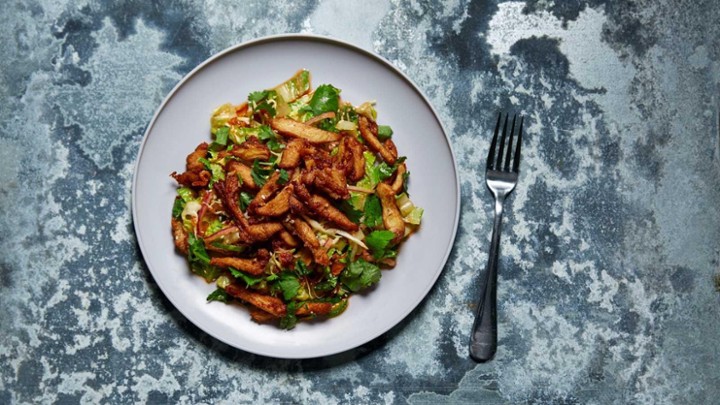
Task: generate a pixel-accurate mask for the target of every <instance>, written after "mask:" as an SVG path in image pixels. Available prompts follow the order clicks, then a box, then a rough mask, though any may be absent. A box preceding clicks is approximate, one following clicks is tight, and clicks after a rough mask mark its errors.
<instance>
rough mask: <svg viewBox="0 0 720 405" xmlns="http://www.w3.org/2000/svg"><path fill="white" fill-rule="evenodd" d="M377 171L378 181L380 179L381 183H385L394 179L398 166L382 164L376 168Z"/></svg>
mask: <svg viewBox="0 0 720 405" xmlns="http://www.w3.org/2000/svg"><path fill="white" fill-rule="evenodd" d="M376 170H377V173H378V179H380V181H383V180H387V179H389V178H390V177H392V175H393V173H395V170H397V166H395V165H392V166H390V165H389V164H387V163H385V162H382V163H380V164H379V165H377V166H376Z"/></svg>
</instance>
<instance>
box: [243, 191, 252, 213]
mask: <svg viewBox="0 0 720 405" xmlns="http://www.w3.org/2000/svg"><path fill="white" fill-rule="evenodd" d="M252 200H253V196H252V195H250V194H249V193H247V192H245V191H241V192H240V209H241V210H243V211H245V210H247V206H248V205H250V202H251V201H252Z"/></svg>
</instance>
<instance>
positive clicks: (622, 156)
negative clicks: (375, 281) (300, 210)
mask: <svg viewBox="0 0 720 405" xmlns="http://www.w3.org/2000/svg"><path fill="white" fill-rule="evenodd" d="M719 10H720V8H718V7H717V2H715V1H712V0H706V1H689V0H683V1H677V0H661V1H622V2H620V1H603V0H588V1H581V0H574V1H555V2H553V1H544V0H533V1H528V2H527V3H525V2H503V3H499V4H496V3H494V2H489V1H475V2H468V1H465V0H453V1H445V2H431V1H421V0H417V1H400V0H398V1H392V2H389V3H386V2H383V1H379V0H371V1H353V2H330V1H324V2H315V1H295V2H292V5H290V3H289V2H285V1H277V0H270V1H262V2H260V1H252V2H232V1H224V0H215V1H212V0H208V1H205V2H202V1H174V2H162V3H153V4H150V3H148V2H144V1H130V2H102V3H99V2H86V1H82V0H78V1H67V2H63V1H21V2H13V3H9V4H5V5H4V6H3V11H2V13H0V55H2V57H0V184H2V186H0V187H1V188H0V204H1V205H2V207H3V214H2V215H1V216H0V235H1V236H0V251H2V255H0V403H3V404H4V403H53V402H56V403H63V404H72V403H133V402H138V401H139V402H150V403H276V402H277V403H284V402H287V403H290V402H305V403H338V402H340V403H412V404H435V403H562V404H576V403H578V404H585V403H588V404H608V403H617V404H623V403H683V404H685V403H693V404H695V403H698V404H699V403H714V402H716V401H717V398H720V345H719V344H718V342H719V341H720V292H718V290H719V289H720V286H716V285H715V283H716V282H715V275H716V274H718V273H720V204H718V201H720V160H719V159H720V146H719V143H720V134H719V133H718V108H719V106H720V100H718V97H719V95H720V24H718V21H720V11H719ZM286 32H306V33H314V34H322V35H329V36H333V37H336V38H340V39H344V40H348V41H350V42H353V43H355V44H357V45H359V46H362V47H364V48H366V49H370V50H373V51H375V52H377V53H378V54H380V55H382V56H384V57H385V58H387V59H389V60H390V61H391V62H392V63H393V64H394V65H395V66H397V67H398V68H400V69H401V70H402V71H404V72H405V73H407V75H408V76H410V77H411V78H412V79H413V80H414V81H415V82H416V83H417V84H418V86H419V87H420V88H422V89H423V91H425V92H426V94H427V95H428V97H429V98H430V100H431V102H432V103H433V105H434V106H435V107H436V109H437V110H438V111H439V114H440V116H441V119H442V121H443V122H444V124H445V126H446V128H447V130H448V132H449V135H450V137H451V139H452V143H453V146H454V148H455V152H456V155H457V160H458V164H459V172H460V176H461V178H460V181H461V185H462V194H463V206H462V213H461V224H460V229H459V233H458V237H457V241H456V244H455V249H454V251H453V254H452V256H451V258H450V260H449V263H448V265H447V267H446V269H445V271H444V273H443V275H442V276H441V278H440V280H439V281H438V283H437V285H436V287H435V288H434V289H433V290H432V291H431V293H430V295H429V297H428V299H426V300H425V301H424V302H423V303H422V304H421V305H420V306H419V307H418V309H417V310H416V311H415V312H413V314H412V315H411V316H409V317H408V318H407V319H406V320H405V321H403V322H402V323H401V324H400V325H398V326H397V327H396V328H394V329H393V330H391V331H390V332H389V333H387V334H386V335H384V336H382V337H381V338H379V339H377V340H376V341H373V342H371V343H369V344H367V345H366V346H364V347H361V348H359V349H357V350H354V351H351V352H348V353H345V354H342V355H338V356H334V357H331V358H326V359H316V360H309V361H279V360H273V359H267V358H261V357H257V356H254V355H249V354H247V353H244V352H241V351H238V350H235V349H233V348H231V347H228V346H226V345H224V344H221V343H219V342H218V341H216V340H214V339H213V338H211V337H209V336H208V335H206V334H205V333H203V332H202V331H200V330H198V329H197V328H195V327H194V326H193V325H192V324H190V323H189V322H188V321H187V320H185V319H184V318H183V317H182V315H180V314H179V313H177V311H176V310H175V309H174V308H173V307H172V306H171V305H170V304H169V303H168V301H167V300H166V299H165V298H164V297H163V295H162V293H161V292H160V291H159V290H158V288H157V286H156V285H155V283H154V282H153V280H152V278H151V276H150V274H149V272H148V271H147V269H146V267H145V265H144V264H143V261H142V258H141V255H140V252H139V251H138V248H137V245H136V243H135V238H134V234H133V231H132V218H131V215H130V183H131V178H132V171H133V163H134V159H135V156H136V154H137V151H138V147H139V143H140V141H141V137H142V134H143V131H144V129H145V127H146V125H147V124H148V123H149V121H150V119H151V117H152V114H153V112H154V111H155V109H156V108H157V106H158V105H159V103H160V101H161V100H162V99H163V97H164V96H165V95H166V94H167V92H168V91H169V90H170V89H171V88H172V87H173V86H174V84H175V83H177V81H178V80H180V78H181V77H182V76H184V75H185V74H186V73H187V72H189V71H190V70H191V69H192V68H193V67H194V66H195V65H197V64H198V63H199V62H201V61H202V60H204V59H205V58H207V57H208V56H210V55H212V54H213V53H215V52H217V51H219V50H221V49H224V48H226V47H228V46H231V45H234V44H237V43H239V42H242V41H245V40H249V39H252V38H256V37H258V36H264V35H269V34H278V33H286ZM501 109H506V110H514V111H519V112H523V113H525V114H526V115H527V123H528V124H529V125H528V126H527V137H526V144H525V145H526V147H525V149H524V152H525V153H524V161H523V172H522V175H521V183H520V186H519V187H518V188H517V190H516V191H515V192H514V194H513V196H512V198H511V200H510V202H511V207H510V212H509V214H508V215H507V216H506V218H505V232H504V235H503V236H504V239H503V246H502V253H503V256H502V259H501V269H500V290H499V299H500V307H499V311H500V312H499V322H500V325H499V326H500V347H499V350H498V354H497V357H496V359H495V360H494V361H492V362H490V363H487V364H482V365H478V364H476V363H473V362H472V361H470V360H469V358H468V356H467V347H466V345H467V339H468V332H469V329H470V326H471V324H472V320H473V309H472V308H473V307H474V302H475V299H476V297H477V296H478V290H479V286H478V278H479V271H478V269H482V268H483V267H484V263H485V260H486V258H487V254H486V252H487V248H488V245H489V234H490V228H491V216H490V213H491V198H490V194H489V193H488V192H487V190H486V188H485V185H484V181H483V178H482V171H481V169H480V168H481V167H482V165H483V164H484V158H485V155H486V153H487V147H488V142H487V135H488V134H489V132H490V130H491V127H492V125H493V120H494V117H495V114H496V112H497V111H498V110H501ZM718 284H720V282H718Z"/></svg>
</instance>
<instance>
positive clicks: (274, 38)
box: [130, 33, 462, 360]
mask: <svg viewBox="0 0 720 405" xmlns="http://www.w3.org/2000/svg"><path fill="white" fill-rule="evenodd" d="M288 40H293V41H311V42H320V43H326V44H330V45H335V46H339V47H342V48H346V49H348V50H350V51H353V52H357V53H360V54H362V55H363V56H365V57H367V58H369V59H371V60H375V61H377V62H379V63H381V64H382V65H383V66H384V67H385V68H387V69H389V70H390V71H391V72H392V73H394V74H396V75H398V76H400V77H401V78H402V80H404V81H405V82H406V83H407V84H408V85H409V86H410V87H411V88H412V89H413V90H414V91H415V93H416V94H417V95H419V96H420V98H421V99H422V101H423V102H424V103H425V105H427V107H429V108H430V110H431V111H432V114H433V116H434V118H435V120H436V121H437V123H438V125H439V126H440V129H441V130H442V134H443V137H444V139H445V143H446V145H447V147H448V150H449V151H450V160H451V162H452V168H453V174H454V180H455V181H454V186H455V201H456V202H455V207H454V209H455V214H454V216H453V224H452V232H451V238H450V239H449V240H448V245H447V248H446V250H445V254H444V255H443V258H442V266H441V268H440V270H439V271H438V272H437V273H436V274H435V275H434V276H433V278H432V282H430V283H428V286H427V287H426V288H425V289H424V290H423V291H422V294H419V295H418V297H419V298H418V299H416V300H413V302H412V305H410V306H409V308H410V309H409V310H408V311H407V312H405V313H401V315H400V316H399V317H398V319H397V320H394V321H393V322H390V326H389V327H387V328H384V330H381V331H380V332H379V333H377V334H376V335H375V336H373V337H371V338H369V339H367V340H365V341H363V342H360V343H357V344H355V345H354V346H352V347H348V348H344V349H340V350H338V349H333V350H329V351H327V352H324V353H318V354H313V355H310V356H308V355H303V354H302V353H298V354H297V355H288V354H281V355H278V354H276V353H271V352H267V351H264V350H257V349H254V348H246V347H238V345H237V344H234V343H231V342H228V341H226V340H225V339H222V338H220V337H218V336H216V334H214V333H211V332H209V331H207V330H205V329H204V328H201V327H199V326H197V325H198V324H197V323H196V322H195V320H194V319H192V318H191V317H190V316H188V315H187V314H186V313H185V312H183V311H182V310H180V308H179V307H178V305H177V304H176V303H175V300H174V299H173V298H171V297H170V296H169V295H168V294H167V293H166V292H165V289H164V288H163V287H162V285H161V284H160V283H159V282H158V280H157V279H156V278H155V274H154V273H153V271H152V270H151V269H150V266H149V265H148V262H147V260H145V251H146V249H147V248H146V247H145V245H144V241H143V238H142V236H141V233H140V229H139V225H138V223H137V221H136V217H137V198H136V196H137V192H136V191H137V190H136V187H137V180H138V173H139V171H138V169H139V166H140V161H141V160H142V158H143V154H144V152H145V146H146V144H147V140H148V138H149V136H150V132H151V131H152V129H153V128H154V126H155V123H156V121H157V119H158V117H159V116H160V114H161V113H162V112H163V111H164V109H165V106H166V105H167V103H168V102H169V101H170V100H171V99H172V98H173V97H174V96H175V94H176V93H177V92H178V90H179V89H180V88H181V87H182V86H184V85H185V83H186V82H188V81H189V80H190V79H192V78H193V77H194V76H195V75H196V74H197V73H198V72H199V71H201V70H202V69H204V68H205V67H206V66H208V65H210V64H211V63H214V62H215V61H217V60H218V59H221V58H222V57H224V56H225V55H227V54H230V53H233V52H236V51H239V50H241V49H243V48H250V47H253V46H258V45H262V44H264V43H271V42H279V41H288ZM130 194H131V195H130V199H131V211H132V212H131V220H132V222H133V230H134V233H135V239H136V241H137V244H138V247H139V248H140V255H141V257H142V261H143V262H144V263H145V267H147V269H148V271H149V272H150V275H151V276H152V278H153V281H154V282H155V284H156V285H157V286H158V288H159V289H160V291H161V292H162V294H163V295H164V296H165V297H166V298H167V299H168V301H170V303H171V304H172V305H173V307H174V308H175V309H177V311H178V312H179V313H180V314H181V315H182V316H183V317H184V318H186V319H187V320H189V321H190V322H191V323H192V324H193V325H195V326H196V327H198V329H200V330H202V331H203V333H207V334H208V335H210V336H212V337H213V338H214V339H217V340H219V341H221V342H223V343H225V344H227V345H229V346H231V347H233V348H236V349H238V350H242V351H244V352H247V353H253V354H257V355H261V356H267V357H271V358H276V359H293V360H300V359H313V358H319V357H325V356H332V355H336V354H340V353H345V352H348V351H351V350H354V349H357V348H358V347H360V346H362V345H364V344H367V343H368V342H371V341H373V340H375V339H377V338H378V337H380V336H382V335H383V334H385V333H387V332H388V331H389V330H390V329H392V328H394V327H395V326H397V325H398V324H399V323H400V322H402V321H403V320H404V319H405V318H407V317H408V316H409V315H410V314H411V313H412V312H413V311H415V310H416V309H417V307H418V306H419V305H420V304H421V303H422V301H423V300H425V299H426V298H427V295H428V294H429V292H430V290H431V289H432V288H433V287H434V286H435V284H437V281H438V279H439V278H440V275H441V274H442V273H443V271H444V269H445V267H446V266H447V262H448V258H449V257H450V253H451V252H452V250H453V248H454V246H455V240H456V238H457V231H458V227H459V220H460V207H461V196H462V194H461V190H460V177H459V175H458V167H457V160H456V158H455V151H454V149H453V145H452V142H451V140H450V136H449V135H448V131H447V129H446V128H445V125H444V124H443V122H442V120H441V119H440V116H439V114H438V112H437V110H436V109H435V107H434V106H433V104H432V103H431V102H430V100H428V98H427V96H426V95H425V93H423V91H422V90H421V89H420V88H419V87H418V86H417V85H416V84H415V82H413V81H412V80H411V79H410V78H409V77H408V76H407V75H406V74H405V73H404V72H402V71H401V70H400V69H399V68H397V67H396V66H395V65H393V64H392V63H391V62H390V61H388V60H387V59H385V58H384V57H383V56H381V55H378V54H376V53H374V52H372V51H369V50H367V49H364V48H362V47H360V46H358V45H355V44H352V43H350V42H347V41H344V40H341V39H337V38H332V37H328V36H323V35H316V34H302V33H293V34H276V35H269V36H263V37H259V38H255V39H251V40H248V41H244V42H241V43H238V44H235V45H232V46H229V47H227V48H225V49H223V50H221V51H219V52H217V53H214V54H212V55H211V56H209V57H208V58H207V59H205V60H204V61H203V62H201V63H200V64H198V65H197V66H196V67H195V68H193V69H192V70H191V71H190V72H188V73H186V74H185V75H184V76H183V77H182V78H181V79H180V80H179V81H178V83H177V84H176V85H175V86H174V87H173V88H172V90H170V92H169V93H168V94H167V95H166V96H165V98H164V99H163V101H162V102H161V103H160V105H159V106H158V108H157V109H156V110H155V113H154V114H153V116H152V119H151V120H150V122H149V123H148V125H147V127H146V128H145V131H144V133H143V137H142V140H141V141H140V146H139V148H138V152H137V157H136V158H135V163H134V165H133V177H132V185H131V190H130ZM148 251H149V250H148Z"/></svg>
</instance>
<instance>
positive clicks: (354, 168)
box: [343, 136, 365, 181]
mask: <svg viewBox="0 0 720 405" xmlns="http://www.w3.org/2000/svg"><path fill="white" fill-rule="evenodd" d="M343 143H344V144H345V150H346V153H349V155H350V166H349V167H348V171H347V177H348V178H349V179H350V180H352V181H359V180H360V179H362V178H363V176H365V156H363V146H362V145H361V144H360V142H358V140H357V139H355V138H354V137H352V136H346V137H344V138H343Z"/></svg>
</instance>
